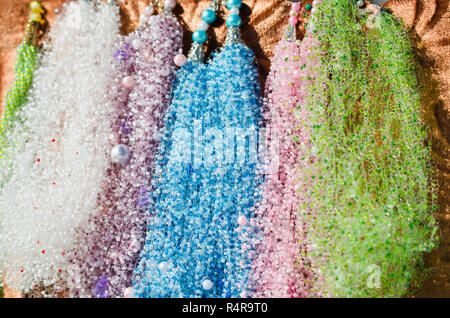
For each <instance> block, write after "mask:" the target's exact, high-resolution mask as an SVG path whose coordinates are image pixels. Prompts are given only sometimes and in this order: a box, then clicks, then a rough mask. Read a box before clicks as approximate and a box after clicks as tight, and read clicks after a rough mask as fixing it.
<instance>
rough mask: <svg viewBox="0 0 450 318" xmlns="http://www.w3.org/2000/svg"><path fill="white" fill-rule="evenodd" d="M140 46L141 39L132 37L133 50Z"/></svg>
mask: <svg viewBox="0 0 450 318" xmlns="http://www.w3.org/2000/svg"><path fill="white" fill-rule="evenodd" d="M141 47H142V41H141V40H139V39H134V40H133V48H134V49H135V50H139V49H140V48H141Z"/></svg>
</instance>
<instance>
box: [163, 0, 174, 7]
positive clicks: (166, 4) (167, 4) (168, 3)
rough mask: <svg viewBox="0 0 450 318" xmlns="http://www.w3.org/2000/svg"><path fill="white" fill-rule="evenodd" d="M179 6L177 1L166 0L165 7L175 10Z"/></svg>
mask: <svg viewBox="0 0 450 318" xmlns="http://www.w3.org/2000/svg"><path fill="white" fill-rule="evenodd" d="M176 5H177V2H176V1H175V0H166V1H164V7H165V8H170V9H173V8H175V6H176Z"/></svg>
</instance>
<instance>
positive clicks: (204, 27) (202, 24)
mask: <svg viewBox="0 0 450 318" xmlns="http://www.w3.org/2000/svg"><path fill="white" fill-rule="evenodd" d="M208 27H209V25H208V23H206V22H205V21H202V22H200V25H199V26H198V28H199V29H200V30H203V31H206V30H208Z"/></svg>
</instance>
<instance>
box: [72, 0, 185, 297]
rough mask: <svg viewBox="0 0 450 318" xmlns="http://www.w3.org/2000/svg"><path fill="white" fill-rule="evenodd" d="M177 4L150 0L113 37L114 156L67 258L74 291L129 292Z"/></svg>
mask: <svg viewBox="0 0 450 318" xmlns="http://www.w3.org/2000/svg"><path fill="white" fill-rule="evenodd" d="M175 5H176V3H175V1H174V0H166V1H165V8H164V10H163V11H162V12H161V14H159V15H152V14H153V11H154V10H153V6H149V7H147V9H146V13H145V14H144V15H143V16H142V17H141V26H140V27H139V29H138V30H136V31H135V32H133V33H131V34H130V35H128V36H126V37H124V38H123V39H122V40H121V41H120V42H119V43H118V45H117V50H116V52H115V54H114V57H115V61H116V64H115V71H116V73H115V76H114V77H113V80H112V83H111V86H110V90H109V92H108V95H109V103H110V105H109V107H113V108H114V109H116V114H117V117H116V121H115V123H114V125H113V126H112V127H111V130H112V132H111V135H110V143H111V147H112V148H111V164H110V167H109V169H108V172H107V175H106V176H104V182H103V191H102V192H101V193H100V195H99V197H98V204H99V205H100V206H101V207H102V212H101V213H100V214H97V215H94V216H93V217H92V218H91V219H90V220H89V222H88V223H87V224H86V225H85V226H84V227H82V228H81V229H80V232H79V239H78V242H77V246H76V247H75V252H74V255H75V256H74V257H73V259H72V260H71V261H72V264H73V265H72V275H71V277H70V278H71V279H70V282H69V285H70V287H71V292H72V294H73V295H75V296H81V297H92V296H94V297H99V298H104V297H123V296H125V297H126V296H128V294H127V290H126V287H127V286H129V285H130V283H131V274H132V271H133V269H134V266H135V261H136V257H137V255H138V253H139V251H140V247H141V244H142V240H143V238H144V230H145V225H146V219H147V216H148V214H147V213H145V207H146V205H147V203H148V193H149V192H150V191H151V188H152V187H151V180H152V175H153V169H154V160H155V153H156V150H157V148H158V144H159V140H160V137H159V134H160V130H161V128H162V127H163V125H164V117H165V112H166V108H167V105H168V102H169V98H170V88H171V83H172V80H173V77H174V73H175V64H174V57H175V55H176V54H177V53H178V51H179V50H180V49H181V45H182V29H181V27H180V25H179V23H178V22H177V20H176V18H175V17H174V16H173V14H172V12H171V10H172V9H173V8H174V7H175Z"/></svg>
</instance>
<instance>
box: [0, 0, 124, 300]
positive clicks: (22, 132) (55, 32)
mask: <svg viewBox="0 0 450 318" xmlns="http://www.w3.org/2000/svg"><path fill="white" fill-rule="evenodd" d="M64 7H65V9H64V10H63V13H61V14H60V15H59V16H58V18H57V20H56V21H55V23H54V25H53V28H52V30H51V31H50V33H49V38H50V42H49V43H47V44H46V45H45V46H44V55H43V59H42V62H41V66H40V67H39V69H38V70H36V72H35V80H34V83H33V88H32V90H31V92H30V95H29V99H28V103H27V105H25V106H26V107H23V111H22V113H21V116H22V117H21V118H24V119H26V120H25V123H24V125H23V127H18V129H17V130H16V131H14V134H13V136H20V137H13V142H14V143H15V144H16V145H17V146H16V147H15V148H16V149H15V153H14V159H15V160H14V166H13V169H12V171H13V174H12V176H11V178H10V179H9V180H8V182H7V183H6V184H5V191H3V193H2V195H1V199H0V209H1V211H2V218H1V220H2V225H3V229H4V231H3V232H2V235H1V239H0V241H1V242H0V244H1V249H2V250H3V251H5V254H6V261H5V271H6V274H7V277H6V278H7V280H6V283H7V284H8V286H10V287H11V288H13V289H16V290H20V291H22V292H25V293H28V292H34V291H36V290H40V289H41V288H42V289H43V290H42V292H41V295H42V296H54V295H55V293H57V292H59V291H61V290H62V289H64V288H65V287H64V284H63V282H64V281H65V277H66V275H67V270H68V268H69V263H68V257H69V256H70V253H71V248H72V247H73V243H74V240H75V236H76V228H77V227H78V226H79V225H81V224H83V223H85V222H86V221H87V219H88V217H89V215H90V214H91V213H92V212H94V211H96V209H97V207H96V206H97V204H96V203H97V196H98V193H99V192H100V190H101V177H100V176H102V175H104V174H105V173H106V170H107V168H108V164H109V155H108V154H109V142H108V136H109V131H110V126H111V125H110V123H111V120H112V119H113V118H114V109H113V108H112V107H105V105H108V104H107V99H106V96H105V91H106V90H107V84H108V81H109V78H110V77H111V74H112V72H113V68H112V65H113V63H112V60H113V57H112V56H113V53H114V51H113V50H114V43H115V42H116V40H117V36H118V31H119V30H118V23H119V10H118V7H117V6H116V5H115V4H107V3H103V2H96V3H93V2H87V1H73V2H70V3H68V4H65V5H64ZM8 277H11V278H10V279H8Z"/></svg>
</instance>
